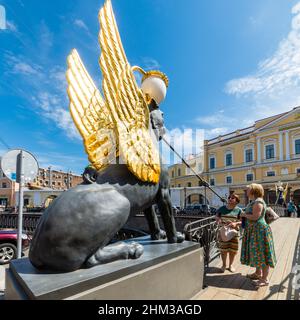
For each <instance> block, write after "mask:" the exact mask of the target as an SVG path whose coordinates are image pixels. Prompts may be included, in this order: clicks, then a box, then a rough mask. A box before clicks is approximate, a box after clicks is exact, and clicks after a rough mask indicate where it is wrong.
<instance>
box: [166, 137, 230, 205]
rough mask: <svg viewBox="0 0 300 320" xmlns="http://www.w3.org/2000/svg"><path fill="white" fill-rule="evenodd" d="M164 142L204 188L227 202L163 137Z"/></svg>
mask: <svg viewBox="0 0 300 320" xmlns="http://www.w3.org/2000/svg"><path fill="white" fill-rule="evenodd" d="M162 140H163V141H164V142H165V144H166V145H167V146H169V148H170V149H171V150H172V151H173V152H174V153H175V154H176V155H177V157H179V159H180V160H181V161H182V162H183V163H184V164H185V165H186V166H187V167H188V168H189V169H190V170H191V171H192V172H193V174H194V175H195V176H196V177H197V178H198V179H199V180H200V182H201V186H204V187H206V188H208V189H209V190H210V191H211V192H212V193H214V194H215V195H216V196H217V197H218V198H219V199H220V200H221V201H222V202H223V203H225V202H227V201H226V199H225V198H223V197H221V196H220V195H219V194H218V193H217V192H216V191H215V190H213V189H212V187H211V186H210V185H209V183H208V182H207V181H205V180H204V179H203V178H201V177H200V176H199V174H198V173H196V172H195V170H194V169H193V168H192V167H191V166H190V165H189V164H188V163H187V162H186V161H185V160H184V159H183V158H182V157H181V156H180V154H179V153H178V152H177V151H176V150H175V149H174V148H173V147H172V146H171V145H170V143H169V142H168V141H167V140H166V139H165V138H164V137H162Z"/></svg>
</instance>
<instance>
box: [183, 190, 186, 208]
mask: <svg viewBox="0 0 300 320" xmlns="http://www.w3.org/2000/svg"><path fill="white" fill-rule="evenodd" d="M183 190H184V209H185V208H186V187H184V188H183Z"/></svg>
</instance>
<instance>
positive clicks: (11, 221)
mask: <svg viewBox="0 0 300 320" xmlns="http://www.w3.org/2000/svg"><path fill="white" fill-rule="evenodd" d="M41 216H42V214H41V213H35V214H30V213H24V214H23V230H24V231H25V232H26V233H28V234H31V235H32V234H33V233H34V231H35V229H36V226H37V224H38V222H39V219H40V217H41ZM17 227H18V214H15V213H1V214H0V228H8V229H16V228H17Z"/></svg>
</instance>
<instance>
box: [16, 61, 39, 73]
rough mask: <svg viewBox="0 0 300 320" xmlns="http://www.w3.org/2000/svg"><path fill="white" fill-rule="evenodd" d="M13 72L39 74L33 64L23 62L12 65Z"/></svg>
mask: <svg viewBox="0 0 300 320" xmlns="http://www.w3.org/2000/svg"><path fill="white" fill-rule="evenodd" d="M13 72H14V73H19V74H23V75H28V76H30V75H37V74H39V70H37V69H35V68H34V67H33V66H31V65H29V64H27V63H24V62H18V63H16V64H15V65H14V68H13Z"/></svg>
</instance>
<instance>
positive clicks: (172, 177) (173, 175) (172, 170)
mask: <svg viewBox="0 0 300 320" xmlns="http://www.w3.org/2000/svg"><path fill="white" fill-rule="evenodd" d="M172 178H174V171H173V170H172Z"/></svg>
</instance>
